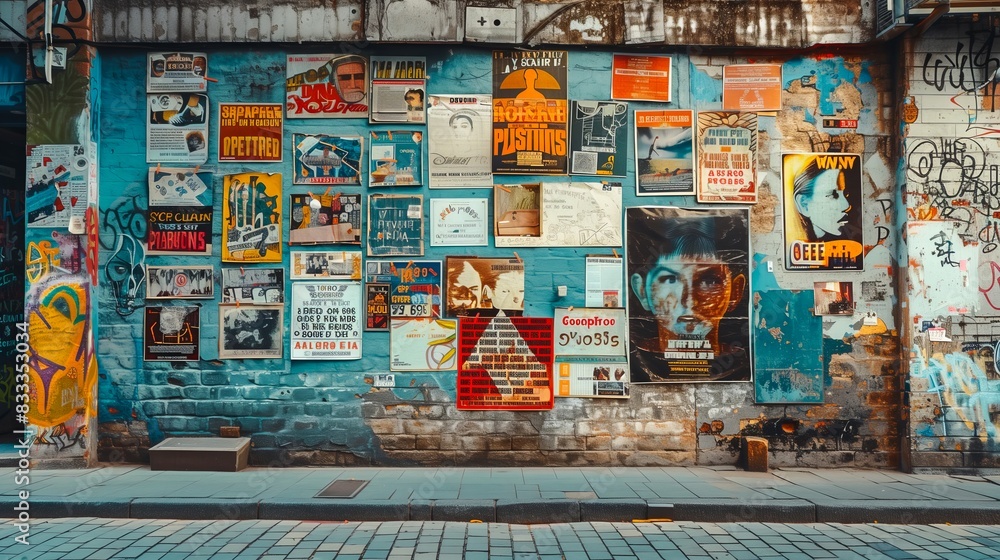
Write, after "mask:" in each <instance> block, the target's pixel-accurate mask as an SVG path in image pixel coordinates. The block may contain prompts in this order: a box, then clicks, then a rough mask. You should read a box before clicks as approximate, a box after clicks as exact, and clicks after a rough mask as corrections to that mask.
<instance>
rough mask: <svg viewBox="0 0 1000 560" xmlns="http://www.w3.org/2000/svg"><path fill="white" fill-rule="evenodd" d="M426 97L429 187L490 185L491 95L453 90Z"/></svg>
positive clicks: (491, 181) (491, 177)
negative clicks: (454, 91) (454, 92)
mask: <svg viewBox="0 0 1000 560" xmlns="http://www.w3.org/2000/svg"><path fill="white" fill-rule="evenodd" d="M428 99H429V101H428V103H429V106H428V108H427V151H428V157H427V175H428V179H429V182H430V184H429V187H430V188H432V189H443V188H470V187H471V188H476V187H492V186H493V170H492V167H491V163H492V158H491V156H490V153H491V152H490V150H491V149H492V142H493V128H492V126H493V97H492V96H490V95H468V94H456V95H432V96H430V97H429V98H428Z"/></svg>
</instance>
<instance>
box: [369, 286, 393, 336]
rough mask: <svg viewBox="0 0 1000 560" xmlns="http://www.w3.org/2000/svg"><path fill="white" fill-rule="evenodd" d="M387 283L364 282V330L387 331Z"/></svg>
mask: <svg viewBox="0 0 1000 560" xmlns="http://www.w3.org/2000/svg"><path fill="white" fill-rule="evenodd" d="M389 286H390V284H389V283H388V282H365V330H366V331H387V330H389Z"/></svg>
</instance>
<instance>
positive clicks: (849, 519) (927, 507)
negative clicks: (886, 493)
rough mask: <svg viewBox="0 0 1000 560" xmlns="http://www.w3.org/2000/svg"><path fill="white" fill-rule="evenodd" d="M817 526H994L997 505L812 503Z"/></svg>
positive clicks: (999, 514)
mask: <svg viewBox="0 0 1000 560" xmlns="http://www.w3.org/2000/svg"><path fill="white" fill-rule="evenodd" d="M816 521H818V522H820V523H873V522H875V521H878V522H879V523H898V524H904V525H909V524H916V525H929V524H932V523H951V524H954V525H996V524H998V523H1000V503H997V502H995V501H992V500H986V501H968V500H965V501H959V500H944V501H933V500H932V499H927V500H830V501H824V502H819V501H817V503H816Z"/></svg>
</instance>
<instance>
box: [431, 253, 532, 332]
mask: <svg viewBox="0 0 1000 560" xmlns="http://www.w3.org/2000/svg"><path fill="white" fill-rule="evenodd" d="M445 268H446V270H447V272H446V276H445V282H446V284H447V287H446V288H445V302H446V303H445V314H446V315H447V316H449V317H461V316H468V315H476V314H478V313H479V312H482V311H487V312H492V311H494V310H498V309H500V310H503V311H505V312H508V314H509V315H516V314H520V313H523V312H524V262H523V261H521V259H518V258H489V257H455V256H450V257H446V258H445Z"/></svg>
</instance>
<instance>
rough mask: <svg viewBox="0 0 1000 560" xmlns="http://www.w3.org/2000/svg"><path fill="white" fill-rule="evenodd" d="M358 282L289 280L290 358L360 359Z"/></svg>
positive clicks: (362, 311) (360, 316) (360, 308)
mask: <svg viewBox="0 0 1000 560" xmlns="http://www.w3.org/2000/svg"><path fill="white" fill-rule="evenodd" d="M362 301H363V299H362V293H361V283H360V282H292V321H291V333H290V334H291V358H292V359H293V360H360V359H361V321H362V316H363V313H364V309H363V308H362V307H361V306H362Z"/></svg>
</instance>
